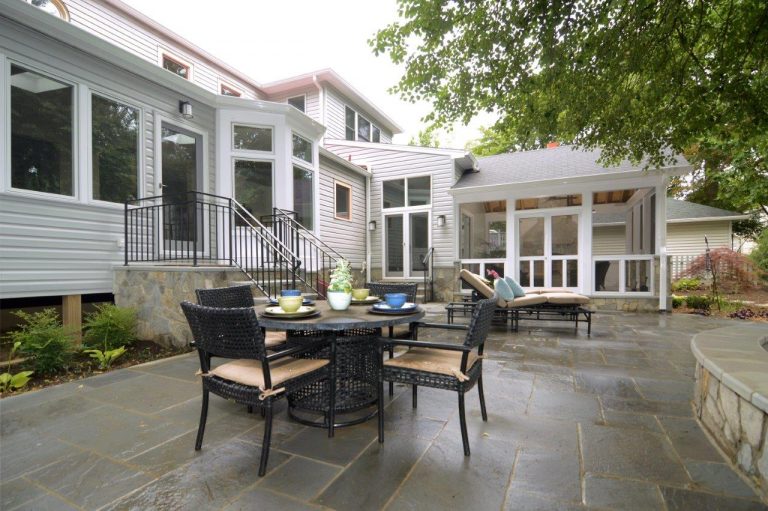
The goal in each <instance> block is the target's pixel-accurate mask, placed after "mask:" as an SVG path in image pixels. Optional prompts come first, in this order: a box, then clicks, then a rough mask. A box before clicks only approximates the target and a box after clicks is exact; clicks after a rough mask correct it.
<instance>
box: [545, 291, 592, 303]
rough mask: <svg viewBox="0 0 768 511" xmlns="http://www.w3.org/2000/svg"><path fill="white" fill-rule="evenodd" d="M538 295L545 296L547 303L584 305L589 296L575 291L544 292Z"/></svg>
mask: <svg viewBox="0 0 768 511" xmlns="http://www.w3.org/2000/svg"><path fill="white" fill-rule="evenodd" d="M539 296H542V297H545V298H546V299H547V303H551V304H553V305H586V304H588V303H589V297H587V296H584V295H580V294H576V293H544V294H541V295H539Z"/></svg>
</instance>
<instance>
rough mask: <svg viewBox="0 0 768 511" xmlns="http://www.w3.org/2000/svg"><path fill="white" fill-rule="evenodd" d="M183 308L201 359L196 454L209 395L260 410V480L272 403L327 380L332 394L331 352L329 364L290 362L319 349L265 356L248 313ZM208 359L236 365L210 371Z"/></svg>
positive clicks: (330, 419)
mask: <svg viewBox="0 0 768 511" xmlns="http://www.w3.org/2000/svg"><path fill="white" fill-rule="evenodd" d="M181 308H182V310H183V311H184V315H185V316H186V317H187V321H188V322H189V326H190V328H191V329H192V334H193V336H194V338H195V341H196V345H197V350H198V352H199V354H200V366H201V367H200V370H201V372H202V382H203V404H202V409H201V412H200V426H199V427H198V430H197V439H196V441H195V450H200V448H201V447H202V444H203V434H204V433H205V422H206V418H207V416H208V395H209V393H211V392H212V393H213V394H216V395H217V396H221V397H223V398H226V399H230V400H233V401H235V402H237V403H242V404H246V405H248V406H249V407H252V406H258V407H260V408H262V409H263V410H264V416H265V419H266V422H265V424H264V440H263V443H262V447H261V461H260V463H259V476H263V475H264V474H265V473H266V469H267V459H268V458H269V447H270V441H271V437H272V405H273V402H274V401H275V400H276V399H279V398H281V397H283V396H285V395H291V394H293V393H294V392H297V391H299V390H301V389H302V388H303V387H305V386H307V385H312V384H314V383H316V382H319V381H322V380H328V385H329V386H330V388H335V386H336V382H335V376H334V371H333V369H332V368H333V366H334V357H335V353H334V350H333V347H332V348H331V351H330V358H331V360H328V359H305V358H293V356H294V355H300V354H301V353H303V352H304V351H307V350H311V349H317V346H318V344H317V343H310V344H305V345H302V346H296V347H293V348H291V349H287V350H284V351H280V352H278V353H273V354H270V355H268V354H267V349H266V346H265V345H264V334H263V332H262V330H261V328H260V327H259V321H258V319H257V317H256V312H255V311H254V310H253V308H252V307H248V308H231V309H224V308H214V307H203V306H200V305H195V304H193V303H190V302H182V304H181ZM211 356H216V357H224V358H229V359H236V360H233V361H231V362H227V363H225V364H222V365H219V366H217V367H215V368H213V369H211V365H210V362H211ZM329 395H330V398H329V399H330V403H329V407H328V412H327V414H328V416H327V421H328V422H327V424H328V436H333V428H334V422H335V417H334V415H335V414H334V399H335V394H334V393H333V392H331V393H329Z"/></svg>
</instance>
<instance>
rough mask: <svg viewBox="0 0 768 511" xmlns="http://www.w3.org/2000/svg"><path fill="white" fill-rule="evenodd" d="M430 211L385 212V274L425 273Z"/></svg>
mask: <svg viewBox="0 0 768 511" xmlns="http://www.w3.org/2000/svg"><path fill="white" fill-rule="evenodd" d="M429 219H430V213H429V211H418V212H408V213H396V214H388V215H384V250H383V252H384V254H383V255H384V276H385V277H404V278H406V277H407V278H411V277H422V276H423V275H424V266H423V264H422V259H423V258H424V256H425V255H426V254H427V252H428V251H429V243H430V239H431V233H430V228H429V226H430V220H429Z"/></svg>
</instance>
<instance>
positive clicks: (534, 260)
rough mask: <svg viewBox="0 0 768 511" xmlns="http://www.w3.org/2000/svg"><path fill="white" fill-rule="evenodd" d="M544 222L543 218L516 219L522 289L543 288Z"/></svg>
mask: <svg viewBox="0 0 768 511" xmlns="http://www.w3.org/2000/svg"><path fill="white" fill-rule="evenodd" d="M546 220H547V219H546V217H543V216H541V217H524V218H519V219H518V222H517V227H518V231H517V232H518V233H519V234H518V239H519V244H518V247H519V248H518V250H519V252H518V255H519V258H520V285H521V286H523V287H543V286H544V261H545V260H546V259H545V248H546V247H547V244H546Z"/></svg>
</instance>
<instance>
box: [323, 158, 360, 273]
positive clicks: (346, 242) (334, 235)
mask: <svg viewBox="0 0 768 511" xmlns="http://www.w3.org/2000/svg"><path fill="white" fill-rule="evenodd" d="M336 181H339V182H341V183H343V184H346V185H349V186H351V187H352V215H351V216H352V218H351V220H340V219H337V218H335V206H334V192H335V183H336ZM319 206H320V237H321V239H322V240H323V241H324V242H326V243H327V244H328V245H330V246H331V247H333V248H334V249H335V250H336V251H337V252H339V253H340V254H341V255H342V256H344V257H345V258H347V259H348V260H349V261H350V262H351V263H352V266H353V267H354V268H355V269H359V268H361V266H362V264H363V263H364V262H365V235H366V229H365V228H366V225H365V178H364V177H363V176H361V175H359V174H355V173H354V172H351V171H349V170H346V169H345V168H344V167H342V166H340V165H337V164H335V163H333V162H331V161H330V160H328V159H326V158H323V157H322V156H321V157H320V204H319Z"/></svg>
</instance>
